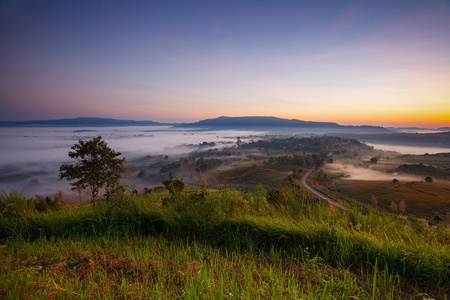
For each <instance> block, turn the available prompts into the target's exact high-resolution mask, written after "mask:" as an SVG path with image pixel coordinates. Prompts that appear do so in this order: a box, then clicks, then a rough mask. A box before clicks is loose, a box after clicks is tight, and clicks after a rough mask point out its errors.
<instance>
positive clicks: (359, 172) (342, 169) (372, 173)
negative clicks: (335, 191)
mask: <svg viewBox="0 0 450 300" xmlns="http://www.w3.org/2000/svg"><path fill="white" fill-rule="evenodd" d="M325 169H326V170H327V171H330V172H333V173H337V174H344V175H345V177H344V179H346V180H375V181H392V180H393V179H397V180H399V181H403V182H405V181H406V182H411V181H420V180H423V179H424V177H423V176H422V177H420V176H414V175H406V174H398V173H396V172H389V173H388V172H383V171H378V170H374V169H371V168H370V167H356V166H351V165H348V164H343V163H341V162H334V163H331V164H327V165H326V166H325Z"/></svg>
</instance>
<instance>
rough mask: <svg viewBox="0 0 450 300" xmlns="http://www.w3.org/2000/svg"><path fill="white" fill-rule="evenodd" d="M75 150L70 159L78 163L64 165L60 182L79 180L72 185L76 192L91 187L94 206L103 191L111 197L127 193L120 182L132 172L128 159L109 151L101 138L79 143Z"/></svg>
mask: <svg viewBox="0 0 450 300" xmlns="http://www.w3.org/2000/svg"><path fill="white" fill-rule="evenodd" d="M71 149H72V150H73V151H70V152H69V157H70V158H73V159H76V160H77V162H76V163H75V164H63V165H61V167H60V168H59V172H60V173H59V179H66V180H68V181H72V180H75V181H74V182H72V183H71V185H73V186H74V187H73V188H72V190H76V189H80V188H81V189H83V190H84V189H86V188H89V193H90V195H91V197H92V205H94V206H95V199H96V197H97V196H98V194H99V192H100V190H101V189H102V188H105V190H106V195H107V196H108V197H109V196H111V195H113V194H115V193H116V192H118V191H119V190H123V185H121V184H120V179H121V178H122V176H123V175H126V174H127V173H129V170H128V167H127V166H126V163H125V158H118V157H119V156H120V155H121V153H120V152H115V151H114V150H112V149H111V148H109V147H108V145H107V144H106V142H105V141H102V137H101V136H98V137H94V138H93V139H92V140H89V141H83V140H79V141H78V144H75V145H73V146H72V148H71Z"/></svg>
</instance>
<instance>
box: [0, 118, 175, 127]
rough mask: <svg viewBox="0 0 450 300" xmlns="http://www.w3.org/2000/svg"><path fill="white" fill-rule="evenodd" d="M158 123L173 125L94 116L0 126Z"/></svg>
mask: <svg viewBox="0 0 450 300" xmlns="http://www.w3.org/2000/svg"><path fill="white" fill-rule="evenodd" d="M158 125H173V124H163V123H158V122H153V121H134V120H117V119H111V118H96V117H93V118H89V117H79V118H73V119H57V120H34V121H7V122H0V126H2V127H104V126H158Z"/></svg>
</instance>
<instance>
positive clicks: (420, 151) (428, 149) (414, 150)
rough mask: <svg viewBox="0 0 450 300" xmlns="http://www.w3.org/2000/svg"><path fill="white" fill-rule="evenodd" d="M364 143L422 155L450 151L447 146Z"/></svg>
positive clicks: (384, 149)
mask: <svg viewBox="0 0 450 300" xmlns="http://www.w3.org/2000/svg"><path fill="white" fill-rule="evenodd" d="M366 144H367V145H369V146H373V147H374V148H375V149H376V150H383V151H394V152H398V153H401V154H415V155H422V154H425V153H428V154H436V153H446V152H450V149H449V148H442V147H419V146H397V145H385V144H374V143H366Z"/></svg>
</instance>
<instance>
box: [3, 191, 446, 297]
mask: <svg viewBox="0 0 450 300" xmlns="http://www.w3.org/2000/svg"><path fill="white" fill-rule="evenodd" d="M0 199H1V201H0V203H3V204H7V207H6V209H2V213H1V214H0V243H1V246H0V256H1V257H2V259H1V261H2V263H1V264H0V276H1V277H2V280H1V281H0V297H2V298H3V297H5V298H8V297H10V298H16V299H23V298H35V299H37V298H49V299H57V298H67V297H73V295H77V297H78V298H108V299H111V298H145V297H149V298H154V299H174V298H183V299H185V298H189V299H218V298H220V299H227V298H231V299H234V298H237V299H262V298H266V299H283V298H285V299H294V298H295V299H298V298H301V299H321V298H324V297H325V298H329V297H333V299H350V298H356V299H417V297H420V299H422V298H424V297H425V298H434V299H446V295H448V291H449V288H450V287H449V285H448V282H449V280H450V273H449V269H448V261H449V259H450V253H449V248H448V241H449V232H448V230H447V231H446V229H445V227H443V226H438V227H432V226H429V225H427V223H426V222H423V221H421V220H417V219H414V218H412V219H410V218H408V219H406V218H399V216H398V215H394V214H389V213H383V212H381V211H378V210H376V209H370V210H367V209H364V208H362V207H359V206H357V205H356V204H355V203H353V204H352V205H346V209H345V210H342V211H341V210H337V209H333V208H331V207H329V206H327V205H326V204H321V203H319V202H318V201H317V200H315V199H313V198H311V197H309V196H308V195H306V194H304V193H303V192H302V191H301V190H298V189H295V188H282V189H278V190H276V192H270V191H266V190H265V189H264V188H262V187H261V186H256V187H255V188H254V189H253V190H250V191H248V192H243V191H239V190H234V189H229V188H228V189H221V190H216V189H209V188H205V187H204V188H201V189H186V190H184V191H181V192H173V191H172V192H171V193H170V194H169V193H168V192H166V191H151V192H149V193H147V194H145V195H139V196H136V195H134V196H133V195H128V196H126V195H123V196H119V197H116V198H114V199H111V200H110V201H109V202H100V203H99V205H97V206H96V207H95V208H94V207H92V206H91V205H90V203H84V204H79V205H71V206H68V205H61V204H59V205H58V204H56V205H53V206H52V207H51V208H50V207H49V208H47V209H45V206H44V207H42V206H41V208H40V210H39V211H36V210H35V209H33V207H32V206H30V204H31V203H30V202H26V201H25V199H23V198H22V197H21V196H20V194H10V195H7V194H2V195H1V198H0ZM55 200H57V199H56V198H55ZM23 201H25V202H23ZM23 203H27V205H25V206H24V205H23ZM48 203H53V202H52V201H51V200H50V201H49V202H48ZM3 208H5V207H3ZM11 208H13V209H14V213H12V212H13V211H12V210H11ZM9 213H12V214H9ZM49 283H50V284H49ZM206 283H207V284H206Z"/></svg>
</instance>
